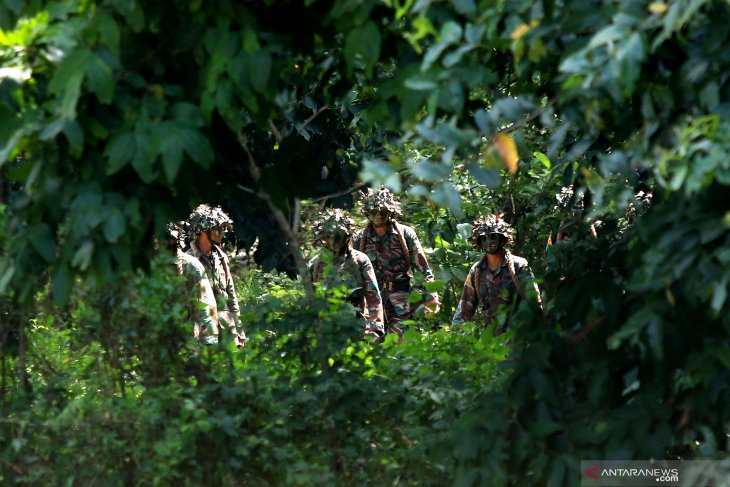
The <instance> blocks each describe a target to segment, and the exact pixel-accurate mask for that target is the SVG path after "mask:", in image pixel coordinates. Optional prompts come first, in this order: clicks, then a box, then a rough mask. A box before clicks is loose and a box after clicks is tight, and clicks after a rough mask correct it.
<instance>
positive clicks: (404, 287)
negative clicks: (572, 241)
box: [353, 189, 438, 332]
mask: <svg viewBox="0 0 730 487" xmlns="http://www.w3.org/2000/svg"><path fill="white" fill-rule="evenodd" d="M378 209H385V210H388V211H389V212H390V214H391V216H393V215H394V216H401V211H400V204H399V203H398V201H397V200H396V199H395V197H394V196H393V194H392V193H391V192H390V191H388V190H387V189H380V190H378V191H374V190H372V189H371V190H370V191H369V193H368V195H367V196H366V198H365V201H364V204H363V211H364V212H365V213H366V214H367V213H368V212H370V211H372V210H378ZM353 247H354V248H356V249H358V250H360V251H361V252H363V253H365V254H367V256H368V257H369V258H370V260H371V262H372V263H373V266H374V268H375V276H376V277H377V279H378V287H379V288H380V291H381V294H382V298H383V303H384V305H383V308H384V311H385V318H386V322H387V325H388V327H389V328H390V330H389V331H395V332H401V331H402V330H401V329H400V326H399V324H400V323H401V322H403V321H405V320H407V319H410V317H411V306H410V303H409V302H408V296H409V294H410V291H411V285H410V280H411V277H413V270H412V269H413V268H416V269H418V270H419V271H421V272H422V273H423V277H424V280H425V281H426V282H433V281H434V275H433V272H432V271H431V268H430V267H429V265H428V259H426V253H425V252H424V251H423V247H421V242H420V241H419V240H418V235H416V231H415V230H414V229H413V228H411V227H409V226H406V225H402V224H400V223H398V222H397V221H396V220H395V219H393V218H390V220H389V221H388V226H387V230H386V232H385V234H384V235H383V236H382V237H381V236H379V235H378V234H377V233H376V232H375V228H374V227H373V224H372V223H369V224H368V225H367V226H366V227H365V228H363V229H361V230H360V231H358V232H357V233H356V234H355V237H354V242H353ZM426 300H427V302H438V294H437V293H431V294H429V295H427V297H426Z"/></svg>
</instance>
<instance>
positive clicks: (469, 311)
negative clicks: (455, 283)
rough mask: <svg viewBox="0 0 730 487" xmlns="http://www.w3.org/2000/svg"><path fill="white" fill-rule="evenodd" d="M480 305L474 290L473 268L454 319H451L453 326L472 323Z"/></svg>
mask: <svg viewBox="0 0 730 487" xmlns="http://www.w3.org/2000/svg"><path fill="white" fill-rule="evenodd" d="M478 305H479V298H478V297H477V293H476V290H475V289H474V267H472V268H471V269H470V270H469V274H467V276H466V281H465V282H464V290H463V291H462V292H461V299H460V300H459V304H458V305H457V307H456V311H455V312H454V317H453V318H452V319H451V325H452V326H457V325H461V324H463V323H464V322H467V321H470V320H471V319H472V318H474V313H475V312H476V309H477V306H478Z"/></svg>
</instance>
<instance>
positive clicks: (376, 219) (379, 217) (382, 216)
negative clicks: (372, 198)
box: [368, 208, 390, 227]
mask: <svg viewBox="0 0 730 487" xmlns="http://www.w3.org/2000/svg"><path fill="white" fill-rule="evenodd" d="M389 217H390V212H389V211H388V210H385V209H382V208H381V209H380V210H373V211H371V212H370V213H368V218H369V219H370V221H371V222H373V225H375V226H376V227H379V226H382V225H385V222H387V221H388V218H389Z"/></svg>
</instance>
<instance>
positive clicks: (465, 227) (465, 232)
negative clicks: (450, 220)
mask: <svg viewBox="0 0 730 487" xmlns="http://www.w3.org/2000/svg"><path fill="white" fill-rule="evenodd" d="M456 230H457V231H458V232H459V235H461V238H463V239H464V240H468V239H469V237H470V236H471V223H459V224H458V225H456Z"/></svg>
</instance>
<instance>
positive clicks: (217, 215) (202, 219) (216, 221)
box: [186, 204, 233, 236]
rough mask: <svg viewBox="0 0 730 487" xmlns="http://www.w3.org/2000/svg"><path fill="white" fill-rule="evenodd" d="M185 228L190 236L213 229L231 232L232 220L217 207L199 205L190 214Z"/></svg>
mask: <svg viewBox="0 0 730 487" xmlns="http://www.w3.org/2000/svg"><path fill="white" fill-rule="evenodd" d="M186 223H187V228H188V230H189V232H190V235H191V236H194V235H198V234H200V233H203V232H207V231H208V230H210V229H211V228H214V227H222V228H223V230H224V231H230V230H233V220H231V219H230V217H229V216H228V215H227V214H226V213H225V212H224V211H223V210H222V209H221V208H220V207H219V206H216V207H212V206H209V205H205V204H204V205H200V206H198V207H197V208H195V210H194V211H193V212H192V213H191V214H190V217H189V218H188V221H187V222H186Z"/></svg>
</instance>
